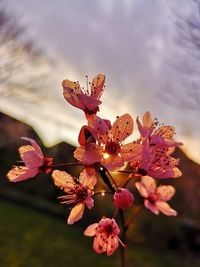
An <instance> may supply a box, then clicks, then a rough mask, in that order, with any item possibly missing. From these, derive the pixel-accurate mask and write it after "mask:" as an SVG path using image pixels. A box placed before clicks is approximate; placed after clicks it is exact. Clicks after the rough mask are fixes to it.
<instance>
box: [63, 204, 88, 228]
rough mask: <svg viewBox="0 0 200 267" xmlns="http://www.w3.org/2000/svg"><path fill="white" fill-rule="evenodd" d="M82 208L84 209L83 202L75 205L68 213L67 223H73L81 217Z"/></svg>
mask: <svg viewBox="0 0 200 267" xmlns="http://www.w3.org/2000/svg"><path fill="white" fill-rule="evenodd" d="M84 210H85V205H84V204H83V203H79V204H77V205H76V206H74V207H73V208H72V210H71V212H70V214H69V217H68V220H67V223H68V224H74V223H75V222H77V221H78V220H80V219H81V218H82V217H83V213H84Z"/></svg>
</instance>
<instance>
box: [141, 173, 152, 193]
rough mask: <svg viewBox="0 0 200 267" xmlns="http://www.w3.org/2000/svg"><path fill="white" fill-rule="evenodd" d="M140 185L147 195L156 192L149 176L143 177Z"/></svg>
mask: <svg viewBox="0 0 200 267" xmlns="http://www.w3.org/2000/svg"><path fill="white" fill-rule="evenodd" d="M141 183H142V184H143V185H144V187H145V188H146V190H147V192H148V193H154V192H155V190H156V182H155V179H153V178H152V177H150V176H143V177H142V179H141Z"/></svg>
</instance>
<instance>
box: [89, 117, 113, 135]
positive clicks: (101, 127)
mask: <svg viewBox="0 0 200 267" xmlns="http://www.w3.org/2000/svg"><path fill="white" fill-rule="evenodd" d="M93 127H94V129H95V130H96V131H97V132H98V134H99V135H104V134H106V133H107V132H108V131H109V130H110V129H111V123H110V121H109V120H105V119H102V118H100V117H98V116H96V117H95V120H94V121H93Z"/></svg>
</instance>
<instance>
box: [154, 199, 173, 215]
mask: <svg viewBox="0 0 200 267" xmlns="http://www.w3.org/2000/svg"><path fill="white" fill-rule="evenodd" d="M155 205H156V207H157V208H158V209H159V210H160V211H161V212H162V213H163V214H165V215H167V216H176V215H177V211H176V210H174V209H172V208H171V207H170V206H169V204H168V203H166V202H164V201H157V202H156V203H155Z"/></svg>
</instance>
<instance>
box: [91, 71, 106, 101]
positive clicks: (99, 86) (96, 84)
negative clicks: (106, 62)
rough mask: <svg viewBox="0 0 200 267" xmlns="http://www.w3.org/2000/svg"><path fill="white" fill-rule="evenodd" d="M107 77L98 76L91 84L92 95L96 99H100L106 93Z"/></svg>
mask: <svg viewBox="0 0 200 267" xmlns="http://www.w3.org/2000/svg"><path fill="white" fill-rule="evenodd" d="M105 78H106V77H105V75H103V74H98V75H97V76H96V77H95V78H94V79H93V80H92V84H91V94H92V96H94V97H95V98H96V99H99V98H100V97H101V95H102V93H103V91H104V83H105Z"/></svg>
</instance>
